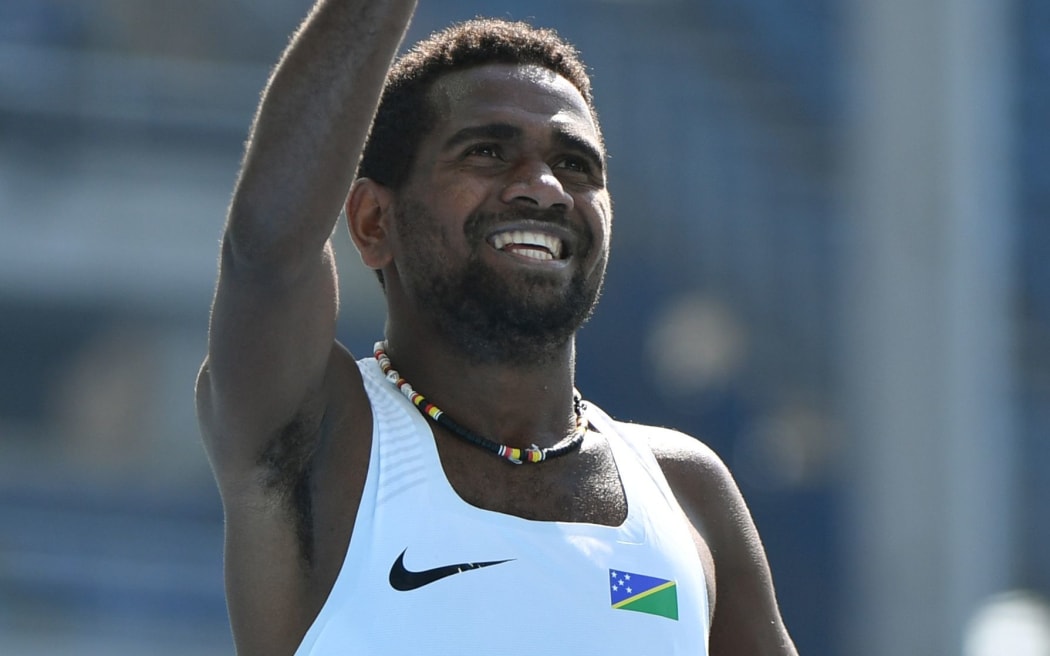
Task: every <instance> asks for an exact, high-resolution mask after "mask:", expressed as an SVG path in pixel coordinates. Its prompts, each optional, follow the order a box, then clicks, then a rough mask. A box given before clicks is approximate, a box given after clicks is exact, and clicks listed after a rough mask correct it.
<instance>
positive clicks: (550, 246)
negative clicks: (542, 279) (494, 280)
mask: <svg viewBox="0 0 1050 656" xmlns="http://www.w3.org/2000/svg"><path fill="white" fill-rule="evenodd" d="M511 245H513V246H521V247H522V248H521V249H520V250H519V249H515V252H516V253H518V254H519V255H524V256H526V257H532V258H535V259H537V260H554V259H557V258H559V257H561V251H562V242H561V240H560V239H558V238H557V237H555V236H553V235H549V234H546V233H543V232H532V231H530V230H511V231H509V232H501V233H499V234H498V235H496V236H494V237H493V238H492V246H493V248H495V249H496V250H501V249H503V248H505V247H507V246H511Z"/></svg>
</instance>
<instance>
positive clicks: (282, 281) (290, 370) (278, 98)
mask: <svg viewBox="0 0 1050 656" xmlns="http://www.w3.org/2000/svg"><path fill="white" fill-rule="evenodd" d="M414 7H415V2H414V0H384V1H383V2H374V1H371V0H319V1H318V2H317V3H316V4H315V6H314V7H313V9H312V10H311V12H310V14H309V16H308V17H307V18H306V20H305V21H304V22H303V24H302V26H301V27H300V28H299V30H298V31H297V32H296V33H295V35H294V36H293V38H292V41H291V44H290V45H289V46H288V48H287V50H286V51H285V53H284V55H283V56H282V58H281V60H280V62H279V64H278V65H277V67H276V69H275V70H274V72H273V75H272V76H271V78H270V80H269V83H268V84H267V86H266V89H265V91H264V93H263V97H262V102H261V104H260V106H259V110H258V112H257V114H256V117H255V121H254V123H253V125H252V128H251V135H250V139H249V141H248V145H247V152H246V154H245V158H244V162H243V166H242V169H241V172H240V176H239V178H238V180H237V185H236V189H235V193H234V196H233V200H232V202H231V204H230V208H229V215H228V217H227V222H226V231H225V234H224V236H223V241H222V252H221V256H220V265H219V282H218V287H217V290H216V294H215V300H214V304H213V307H212V316H211V326H210V333H209V341H208V355H207V359H206V360H205V363H204V366H203V367H202V369H201V373H200V376H199V378H198V386H197V404H198V414H199V417H200V422H201V427H202V431H203V433H204V437H205V442H206V445H207V447H208V450H209V454H210V456H211V458H212V462H213V466H214V467H215V470H216V475H217V477H218V478H219V483H220V487H223V488H224V489H225V488H227V487H228V486H229V485H230V484H231V483H233V482H235V481H237V480H239V479H243V478H245V477H244V475H245V474H252V469H253V468H254V467H256V465H257V463H258V462H259V459H260V455H261V454H262V452H263V451H264V450H265V449H267V448H268V447H269V446H270V445H272V443H273V440H274V439H275V438H277V437H279V436H280V435H281V433H282V431H286V430H288V427H289V426H294V427H296V430H297V434H298V435H300V436H302V435H309V434H311V431H313V432H316V429H317V426H318V425H319V422H320V420H321V417H322V416H323V414H324V412H325V403H326V401H325V397H326V394H325V390H324V384H325V383H324V381H325V378H326V370H327V368H328V366H329V364H328V363H329V362H330V359H331V357H332V353H333V348H334V340H335V321H336V312H337V304H338V292H337V281H336V272H335V266H334V260H333V256H332V250H331V244H330V242H329V237H330V235H331V233H332V231H333V228H334V226H335V222H336V221H337V219H338V217H339V212H340V209H341V206H342V204H343V202H344V200H345V198H346V194H347V190H348V188H349V186H350V183H351V181H352V178H353V175H354V170H355V168H356V166H357V161H358V158H359V156H360V153H361V150H362V147H363V144H364V140H365V138H366V136H367V133H368V129H369V126H370V123H371V120H372V116H373V114H374V112H375V108H376V105H377V104H378V100H379V95H380V92H381V90H382V85H383V80H384V79H385V76H386V73H387V70H388V68H389V66H390V63H391V61H392V59H393V56H394V54H395V52H396V50H397V47H398V44H399V43H400V41H401V38H402V37H403V35H404V32H405V29H406V27H407V24H408V22H409V20H410V18H411V15H412V11H413V9H414Z"/></svg>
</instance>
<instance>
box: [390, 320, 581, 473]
mask: <svg viewBox="0 0 1050 656" xmlns="http://www.w3.org/2000/svg"><path fill="white" fill-rule="evenodd" d="M375 358H376V361H377V362H378V363H379V368H380V369H381V370H382V371H383V375H384V376H385V377H386V379H387V380H389V381H390V382H391V383H392V384H393V385H395V386H396V387H397V388H398V389H399V390H401V393H402V394H403V395H404V396H405V398H407V399H408V400H409V401H411V402H412V405H414V406H416V407H417V408H418V409H419V411H420V412H422V413H423V414H424V415H426V416H427V417H430V418H431V419H433V420H434V421H436V422H437V423H439V424H441V425H442V426H444V427H445V428H447V429H448V430H450V431H452V432H453V433H454V434H456V435H458V436H459V437H461V438H463V439H464V440H466V441H467V442H470V443H471V444H474V445H476V446H480V447H481V448H483V449H487V450H489V451H492V452H493V453H495V454H496V455H498V456H500V457H501V458H503V459H505V460H507V461H508V462H512V463H514V464H516V465H520V464H522V463H523V462H530V463H536V462H543V461H544V460H547V459H549V458H556V457H558V456H560V455H564V454H566V453H569V452H571V451H575V450H576V449H578V448H580V445H581V444H583V436H584V434H585V433H586V432H587V421H586V420H585V419H584V418H583V410H582V407H581V406H582V404H583V400H582V399H581V398H580V395H579V393H574V394H573V399H572V400H573V411H574V412H575V413H576V430H574V431H573V433H572V435H570V436H568V437H566V438H565V439H563V440H562V441H560V442H558V443H557V444H555V445H554V446H551V447H548V448H545V449H542V448H540V447H538V446H536V445H535V444H533V445H532V446H530V447H528V448H527V449H524V450H523V449H519V448H517V447H512V446H507V445H505V444H500V443H498V442H493V441H492V440H490V439H488V438H485V437H482V436H481V435H478V434H476V433H474V432H472V431H471V430H469V429H467V428H464V427H463V426H460V425H459V424H457V423H456V422H455V421H453V420H452V419H451V418H450V417H449V416H448V415H446V414H445V413H444V412H442V411H441V409H439V408H438V407H437V406H436V405H434V404H433V403H431V402H429V401H427V400H426V398H425V397H424V396H423V395H422V394H420V393H419V392H417V391H415V390H414V389H412V386H411V385H409V384H408V381H407V380H405V379H404V378H402V377H401V374H399V373H398V372H397V370H396V369H394V365H393V364H392V363H391V362H390V357H389V356H388V355H387V354H386V341H382V340H381V341H378V342H376V344H375Z"/></svg>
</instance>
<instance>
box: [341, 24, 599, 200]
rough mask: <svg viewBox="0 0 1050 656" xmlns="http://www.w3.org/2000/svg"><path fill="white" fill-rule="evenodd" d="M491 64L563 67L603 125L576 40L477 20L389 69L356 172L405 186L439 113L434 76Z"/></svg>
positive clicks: (442, 34) (433, 39) (422, 45)
mask: <svg viewBox="0 0 1050 656" xmlns="http://www.w3.org/2000/svg"><path fill="white" fill-rule="evenodd" d="M486 64H519V65H521V64H535V65H538V66H542V67H544V68H547V69H549V70H551V71H554V72H555V73H558V74H559V75H561V76H562V77H564V78H565V79H567V80H568V81H569V82H571V83H572V85H573V86H575V87H576V89H577V90H579V92H580V94H581V95H582V96H583V99H584V101H585V102H586V103H587V107H588V109H589V110H590V112H591V116H592V118H593V119H594V123H595V125H596V126H597V125H598V116H597V112H596V111H595V108H594V99H593V96H592V94H591V80H590V77H589V75H588V74H587V68H586V66H584V64H583V62H582V61H581V60H580V56H579V53H578V52H577V50H576V48H575V47H574V46H572V45H571V44H570V43H568V42H567V41H565V40H564V39H562V38H561V36H559V35H558V33H557V32H555V31H554V30H552V29H547V28H537V27H533V26H532V25H529V24H528V23H524V22H518V21H507V20H502V19H494V18H476V19H474V20H469V21H465V22H462V23H457V24H454V25H452V26H450V27H448V28H446V29H444V30H441V31H439V32H435V33H434V34H432V35H430V37H428V38H426V39H424V40H423V41H420V42H419V43H417V44H416V45H415V46H413V47H412V48H411V49H410V50H409V51H408V52H406V53H405V54H404V55H402V56H401V57H400V58H399V59H398V60H397V61H396V62H395V63H394V65H393V66H392V67H391V69H390V72H389V74H388V75H387V79H386V84H385V86H384V88H383V95H382V97H381V99H380V102H379V108H378V110H377V111H376V115H375V119H374V120H373V122H372V130H371V132H370V134H369V137H368V141H367V142H366V143H365V148H364V152H363V153H362V155H361V161H360V163H359V165H358V170H357V175H358V177H361V178H370V179H372V180H374V181H376V182H378V183H379V184H382V185H384V186H386V187H389V188H391V189H394V190H398V189H400V188H401V186H402V185H403V184H404V183H405V182H406V180H407V179H408V175H409V172H410V171H411V168H412V164H413V163H414V160H415V155H416V149H417V148H418V146H419V143H420V141H421V140H422V139H423V137H424V136H425V135H426V134H427V132H428V131H430V130H431V129H433V127H434V123H435V120H436V116H435V114H434V111H433V109H432V108H431V107H430V106H429V103H428V102H427V93H428V92H429V91H430V89H431V87H433V85H434V82H435V81H436V80H438V79H439V78H440V77H441V76H442V75H446V74H448V73H451V72H454V71H459V70H464V69H468V68H472V67H475V66H483V65H486Z"/></svg>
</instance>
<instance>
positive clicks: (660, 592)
mask: <svg viewBox="0 0 1050 656" xmlns="http://www.w3.org/2000/svg"><path fill="white" fill-rule="evenodd" d="M609 579H610V581H609V583H610V593H609V594H610V598H611V600H612V607H613V608H618V609H620V610H633V611H637V612H639V613H649V614H650V615H659V616H660V617H666V618H668V619H672V620H677V619H678V586H677V584H676V583H675V582H674V581H668V580H667V579H658V578H656V577H653V576H645V575H644V574H635V573H634V572H624V571H622V570H614V569H611V570H609Z"/></svg>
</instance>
